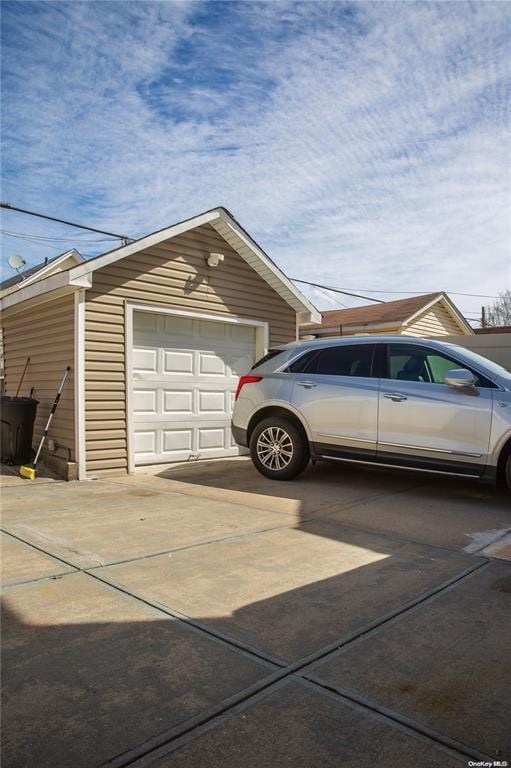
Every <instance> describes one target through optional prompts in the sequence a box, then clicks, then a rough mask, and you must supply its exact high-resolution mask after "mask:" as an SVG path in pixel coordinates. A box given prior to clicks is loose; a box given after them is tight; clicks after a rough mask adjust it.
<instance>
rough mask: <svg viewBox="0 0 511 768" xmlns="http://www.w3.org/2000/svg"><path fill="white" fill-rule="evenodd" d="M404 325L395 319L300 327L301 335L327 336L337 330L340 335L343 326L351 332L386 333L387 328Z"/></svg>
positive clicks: (344, 329)
mask: <svg viewBox="0 0 511 768" xmlns="http://www.w3.org/2000/svg"><path fill="white" fill-rule="evenodd" d="M401 327H402V325H401V323H400V322H398V321H395V322H393V323H367V324H366V325H350V324H348V323H339V324H338V325H330V326H325V327H324V328H314V327H312V328H307V327H304V328H300V336H302V335H306V336H311V335H314V336H326V335H328V334H331V333H333V334H335V332H336V331H337V332H338V335H339V336H340V335H341V328H342V329H343V331H346V332H349V333H353V332H356V333H359V332H360V333H364V332H365V331H376V332H377V333H385V329H387V330H388V329H389V328H390V329H391V330H392V329H393V328H401Z"/></svg>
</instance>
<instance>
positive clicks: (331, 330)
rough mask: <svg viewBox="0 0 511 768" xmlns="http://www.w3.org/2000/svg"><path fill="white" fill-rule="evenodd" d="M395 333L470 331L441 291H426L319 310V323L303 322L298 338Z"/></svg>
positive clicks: (420, 333) (431, 334)
mask: <svg viewBox="0 0 511 768" xmlns="http://www.w3.org/2000/svg"><path fill="white" fill-rule="evenodd" d="M361 333H363V334H367V333H397V334H407V335H410V336H424V337H433V336H448V335H450V334H456V335H459V334H467V335H471V334H473V333H474V331H473V329H472V327H471V326H470V325H469V323H468V322H467V320H465V318H464V317H463V315H462V314H461V312H460V311H459V310H458V309H457V308H456V307H455V305H454V304H453V303H452V301H451V300H450V299H449V297H448V296H446V294H445V293H428V294H425V295H424V296H413V297H411V298H407V299H399V300H398V301H386V302H381V303H379V304H370V305H367V306H363V307H353V308H349V309H334V310H330V311H328V312H322V313H321V323H320V324H304V325H302V326H301V328H300V338H312V337H316V338H324V337H330V336H354V335H356V334H361Z"/></svg>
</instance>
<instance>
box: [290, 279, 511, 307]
mask: <svg viewBox="0 0 511 768" xmlns="http://www.w3.org/2000/svg"><path fill="white" fill-rule="evenodd" d="M291 280H292V281H293V282H294V283H304V284H305V285H313V286H315V287H316V288H325V289H327V290H329V291H337V292H339V293H344V294H346V296H357V294H356V293H348V291H346V290H341V289H340V288H332V287H330V286H328V285H319V284H318V283H310V282H308V280H298V279H297V278H294V277H292V278H291ZM350 290H353V291H369V292H370V293H384V294H389V295H394V294H395V295H403V296H410V294H417V295H421V294H422V293H435V291H424V290H422V291H382V290H380V289H378V290H376V289H373V288H351V289H350ZM438 293H440V291H438ZM444 293H452V295H453V296H472V297H473V298H476V299H498V298H499V297H498V296H494V295H491V294H486V293H462V292H461V291H449V290H447V289H446V290H444ZM360 298H362V299H369V298H370V297H369V296H360ZM370 300H371V301H380V299H374V298H370Z"/></svg>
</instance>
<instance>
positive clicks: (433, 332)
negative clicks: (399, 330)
mask: <svg viewBox="0 0 511 768" xmlns="http://www.w3.org/2000/svg"><path fill="white" fill-rule="evenodd" d="M461 330H462V329H461V327H460V325H459V324H458V323H457V322H456V321H455V320H454V318H453V316H452V315H451V313H450V312H449V311H448V309H447V308H446V307H445V306H444V305H443V304H441V303H438V304H435V306H434V307H431V309H428V310H427V311H426V312H424V313H422V314H421V315H419V316H418V317H417V319H416V320H414V321H413V322H412V323H410V325H405V326H404V327H403V333H406V334H409V335H410V336H420V337H424V336H426V337H427V336H432V337H433V336H449V334H459V333H460V331H461Z"/></svg>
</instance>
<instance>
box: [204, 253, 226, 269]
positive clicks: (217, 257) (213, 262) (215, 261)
mask: <svg viewBox="0 0 511 768" xmlns="http://www.w3.org/2000/svg"><path fill="white" fill-rule="evenodd" d="M223 260H224V254H223V253H210V254H209V256H208V259H207V264H208V267H218V265H219V264H220V262H221V261H223Z"/></svg>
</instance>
